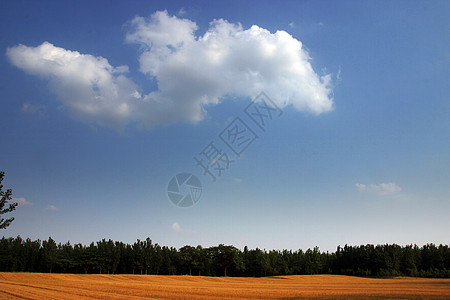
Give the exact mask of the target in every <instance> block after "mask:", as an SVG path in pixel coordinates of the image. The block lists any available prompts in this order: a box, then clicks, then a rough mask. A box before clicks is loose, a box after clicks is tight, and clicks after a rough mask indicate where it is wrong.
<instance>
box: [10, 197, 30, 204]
mask: <svg viewBox="0 0 450 300" xmlns="http://www.w3.org/2000/svg"><path fill="white" fill-rule="evenodd" d="M12 201H13V202H17V203H18V204H19V206H31V205H33V203H31V202H29V201H27V199H25V198H24V197H19V198H12Z"/></svg>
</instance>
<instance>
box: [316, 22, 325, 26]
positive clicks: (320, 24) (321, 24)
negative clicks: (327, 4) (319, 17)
mask: <svg viewBox="0 0 450 300" xmlns="http://www.w3.org/2000/svg"><path fill="white" fill-rule="evenodd" d="M317 25H319V26H325V24H323V23H322V22H319V23H317Z"/></svg>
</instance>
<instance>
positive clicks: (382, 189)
mask: <svg viewBox="0 0 450 300" xmlns="http://www.w3.org/2000/svg"><path fill="white" fill-rule="evenodd" d="M356 187H357V188H358V190H359V191H360V192H369V193H374V194H377V195H380V196H387V195H398V194H400V193H401V191H402V188H401V187H399V186H398V185H397V184H395V183H394V182H390V183H381V184H369V185H365V184H361V183H357V184H356Z"/></svg>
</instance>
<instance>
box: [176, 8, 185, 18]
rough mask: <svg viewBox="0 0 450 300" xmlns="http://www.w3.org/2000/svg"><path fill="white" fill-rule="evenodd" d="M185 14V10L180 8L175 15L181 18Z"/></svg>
mask: <svg viewBox="0 0 450 300" xmlns="http://www.w3.org/2000/svg"><path fill="white" fill-rule="evenodd" d="M185 14H186V10H185V9H184V8H183V7H182V8H180V10H178V14H177V15H179V16H183V15H185Z"/></svg>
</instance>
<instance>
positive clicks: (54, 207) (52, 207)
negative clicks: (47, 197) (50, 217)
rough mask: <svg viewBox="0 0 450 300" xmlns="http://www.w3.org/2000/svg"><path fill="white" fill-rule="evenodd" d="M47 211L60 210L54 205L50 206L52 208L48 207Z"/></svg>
mask: <svg viewBox="0 0 450 300" xmlns="http://www.w3.org/2000/svg"><path fill="white" fill-rule="evenodd" d="M47 210H51V211H58V210H59V208H57V207H56V206H54V205H50V206H48V207H47Z"/></svg>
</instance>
